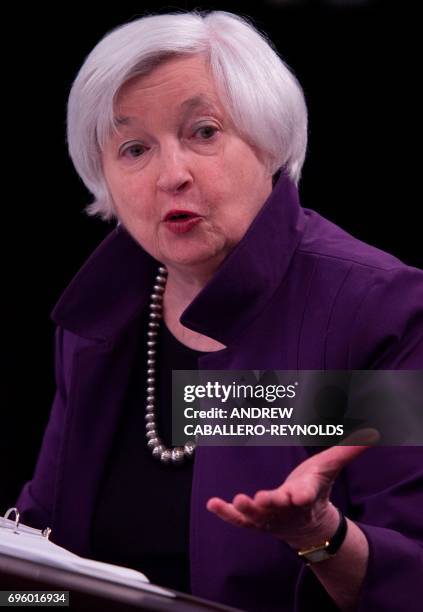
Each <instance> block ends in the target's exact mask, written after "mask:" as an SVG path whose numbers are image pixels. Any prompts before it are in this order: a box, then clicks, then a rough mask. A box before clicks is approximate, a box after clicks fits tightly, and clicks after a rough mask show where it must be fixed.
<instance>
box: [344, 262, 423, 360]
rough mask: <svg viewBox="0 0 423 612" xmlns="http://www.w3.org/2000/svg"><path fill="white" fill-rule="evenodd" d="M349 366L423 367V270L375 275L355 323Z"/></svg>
mask: <svg viewBox="0 0 423 612" xmlns="http://www.w3.org/2000/svg"><path fill="white" fill-rule="evenodd" d="M349 364H350V366H349V367H350V369H359V368H360V369H363V370H364V369H371V370H420V369H422V368H423V272H422V271H421V270H418V269H417V268H411V267H407V266H401V267H398V268H394V269H392V270H383V271H379V272H378V273H377V274H375V276H374V277H373V281H372V283H371V284H370V285H369V287H368V289H367V290H366V291H365V293H364V299H363V300H362V302H361V304H360V306H359V308H358V309H357V311H356V313H355V315H354V317H353V318H352V321H351V335H350V348H349ZM357 364H360V365H358V366H357Z"/></svg>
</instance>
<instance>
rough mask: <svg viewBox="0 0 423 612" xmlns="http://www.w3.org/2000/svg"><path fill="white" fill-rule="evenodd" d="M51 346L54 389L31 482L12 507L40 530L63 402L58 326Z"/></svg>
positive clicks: (49, 509)
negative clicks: (53, 365) (53, 357)
mask: <svg viewBox="0 0 423 612" xmlns="http://www.w3.org/2000/svg"><path fill="white" fill-rule="evenodd" d="M54 346H55V348H54V355H55V381H56V390H55V395H54V400H53V405H52V409H51V412H50V417H49V421H48V424H47V427H46V430H45V432H44V437H43V441H42V445H41V450H40V453H39V455H38V459H37V463H36V467H35V471H34V475H33V477H32V480H31V481H30V482H27V483H26V484H25V485H24V487H23V489H22V491H21V493H20V495H19V497H18V499H17V501H16V504H15V505H16V507H17V508H18V510H19V513H20V515H21V520H22V522H24V523H26V524H28V525H30V526H32V527H36V528H38V529H43V528H44V527H46V526H49V525H50V524H51V522H52V513H53V506H54V494H55V490H56V486H55V485H56V475H57V467H58V461H59V457H60V449H61V440H62V436H63V424H64V419H65V412H66V403H67V391H66V385H65V377H64V368H63V348H64V331H63V329H62V328H61V327H60V326H58V327H56V330H55V345H54Z"/></svg>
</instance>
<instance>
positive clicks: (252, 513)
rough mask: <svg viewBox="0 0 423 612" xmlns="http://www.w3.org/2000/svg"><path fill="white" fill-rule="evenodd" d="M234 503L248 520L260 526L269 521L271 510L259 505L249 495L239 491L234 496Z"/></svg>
mask: <svg viewBox="0 0 423 612" xmlns="http://www.w3.org/2000/svg"><path fill="white" fill-rule="evenodd" d="M232 503H233V506H234V508H235V509H236V510H238V511H239V512H241V513H242V514H243V515H244V516H245V517H246V518H247V519H248V520H250V521H251V522H252V523H254V524H255V525H257V526H258V527H262V526H263V525H265V524H266V523H267V521H268V519H269V511H268V510H266V509H265V508H263V507H260V506H259V505H257V504H256V503H255V501H253V500H252V499H251V497H248V495H244V494H243V493H239V494H238V495H236V496H235V497H234V499H233V502H232Z"/></svg>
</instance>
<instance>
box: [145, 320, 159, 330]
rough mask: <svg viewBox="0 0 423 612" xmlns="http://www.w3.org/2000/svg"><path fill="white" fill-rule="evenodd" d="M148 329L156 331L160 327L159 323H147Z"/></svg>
mask: <svg viewBox="0 0 423 612" xmlns="http://www.w3.org/2000/svg"><path fill="white" fill-rule="evenodd" d="M148 327H151V328H152V329H157V328H158V327H160V323H157V321H149V322H148Z"/></svg>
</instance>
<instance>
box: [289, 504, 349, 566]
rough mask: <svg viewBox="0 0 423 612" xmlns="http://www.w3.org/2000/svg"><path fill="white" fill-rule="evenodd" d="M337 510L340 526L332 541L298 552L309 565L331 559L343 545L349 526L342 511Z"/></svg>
mask: <svg viewBox="0 0 423 612" xmlns="http://www.w3.org/2000/svg"><path fill="white" fill-rule="evenodd" d="M337 510H338V513H339V524H338V528H337V530H336V531H335V533H334V534H333V536H332V537H331V539H330V540H326V541H325V542H323V543H321V544H317V545H316V546H309V547H308V548H303V549H301V550H298V551H297V552H298V556H299V557H300V559H302V560H303V561H305V562H306V563H307V565H310V563H318V562H319V561H325V560H326V559H330V557H333V556H334V555H335V554H336V553H337V552H338V550H339V548H340V547H341V544H342V543H343V541H344V540H345V536H346V535H347V529H348V524H347V521H346V519H345V516H344V515H343V514H342V512H341V511H340V509H339V508H337Z"/></svg>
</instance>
